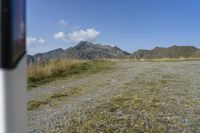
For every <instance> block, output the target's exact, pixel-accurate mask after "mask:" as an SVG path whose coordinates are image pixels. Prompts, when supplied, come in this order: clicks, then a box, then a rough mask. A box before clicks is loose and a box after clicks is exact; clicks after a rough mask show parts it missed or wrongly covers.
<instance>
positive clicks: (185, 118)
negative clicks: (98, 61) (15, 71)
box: [27, 61, 200, 133]
mask: <svg viewBox="0 0 200 133" xmlns="http://www.w3.org/2000/svg"><path fill="white" fill-rule="evenodd" d="M155 86H156V88H158V89H159V90H158V89H157V90H155V89H154V88H155ZM77 88H78V90H79V91H78V93H76V92H75V93H70V94H72V95H65V96H63V97H59V98H51V96H52V95H54V94H62V93H63V92H71V91H73V89H77ZM129 94H132V95H131V97H137V96H138V95H140V96H141V97H142V98H144V99H142V100H143V101H145V98H147V97H151V96H154V97H155V96H159V98H160V99H162V100H160V101H159V100H157V101H156V102H157V103H156V104H158V105H160V106H163V108H164V109H162V110H159V112H158V113H157V114H155V117H156V121H158V120H159V122H162V125H164V127H165V128H164V129H161V130H159V131H160V132H169V133H172V132H200V61H177V62H133V61H116V64H115V66H114V69H112V70H110V71H106V72H99V73H96V74H90V75H81V76H79V77H76V78H71V79H67V80H59V81H54V82H51V83H49V84H46V85H43V86H40V87H37V88H33V89H31V90H29V91H28V95H29V101H48V103H47V104H44V105H41V106H39V108H37V109H34V110H28V129H27V130H28V132H29V133H65V132H83V131H85V132H112V131H111V130H112V129H113V132H133V130H130V128H129V127H128V125H126V123H125V124H119V123H118V124H116V125H115V124H114V123H113V124H111V126H112V128H111V130H106V131H105V130H103V129H102V128H108V127H106V126H108V125H105V124H106V123H108V122H102V121H101V123H103V124H104V125H103V124H101V129H100V128H99V126H98V128H97V129H94V130H91V127H90V128H87V130H85V129H84V130H81V129H82V128H86V127H84V124H85V123H88V121H89V119H90V120H91V119H92V116H91V114H93V113H96V112H97V113H100V114H101V113H106V111H107V110H106V109H104V106H102V105H105V104H106V103H110V102H111V100H112V99H113V98H114V97H116V96H126V95H129ZM136 94H138V95H137V96H136ZM124 104H127V105H129V104H128V103H127V102H124ZM145 105H146V104H145ZM101 106H102V108H101ZM119 106H120V105H119ZM130 106H131V105H130ZM135 107H137V106H134V108H132V109H131V112H129V113H128V114H127V113H124V114H123V110H122V109H121V108H120V107H118V109H117V110H115V111H110V113H113V114H115V115H114V116H116V117H118V116H120V117H121V115H122V116H123V117H124V119H125V117H129V118H130V121H131V122H132V123H131V124H130V125H132V126H134V122H135V121H134V120H135V119H134V118H135V117H136V115H139V114H140V115H141V114H142V115H144V116H145V120H146V121H150V120H149V119H151V117H150V115H151V114H150V113H149V112H148V109H146V108H142V109H141V110H139V109H137V108H135ZM97 108H99V109H97ZM120 109H121V110H120ZM133 110H134V111H133ZM98 111H99V112H98ZM113 114H111V115H113ZM172 114H173V115H172ZM131 118H133V119H131ZM146 118H148V119H146ZM75 119H76V122H78V123H80V126H81V125H82V126H83V127H73V126H72V122H73V121H74V120H75ZM107 121H109V119H108V120H107ZM163 121H164V122H163ZM94 123H95V121H94ZM135 123H136V122H135ZM145 123H147V122H145ZM174 123H178V124H177V125H178V126H177V125H175V124H174ZM95 125H98V122H97V123H95ZM113 125H115V126H113ZM135 125H136V124H135ZM149 125H150V124H146V125H145V124H144V127H143V126H141V127H142V128H143V129H137V128H134V131H135V132H150V130H147V129H148V128H150V127H151V126H149ZM93 127H94V128H95V126H93ZM73 128H74V129H73ZM151 128H152V127H151ZM117 129H119V130H117ZM122 129H123V130H122Z"/></svg>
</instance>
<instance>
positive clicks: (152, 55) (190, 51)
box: [130, 46, 200, 59]
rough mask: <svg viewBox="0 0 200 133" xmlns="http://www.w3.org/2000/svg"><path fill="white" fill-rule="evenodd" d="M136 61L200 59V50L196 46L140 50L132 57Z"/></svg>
mask: <svg viewBox="0 0 200 133" xmlns="http://www.w3.org/2000/svg"><path fill="white" fill-rule="evenodd" d="M130 57H132V58H135V59H141V58H143V59H159V58H180V57H185V58H188V57H200V50H199V49H198V48H196V47H194V46H172V47H169V48H163V47H156V48H154V49H152V50H143V49H140V50H138V51H136V52H134V53H132V55H131V56H130Z"/></svg>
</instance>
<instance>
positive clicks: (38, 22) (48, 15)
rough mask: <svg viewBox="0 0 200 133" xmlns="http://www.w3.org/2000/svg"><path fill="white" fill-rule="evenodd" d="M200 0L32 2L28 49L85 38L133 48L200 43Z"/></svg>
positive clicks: (64, 45)
mask: <svg viewBox="0 0 200 133" xmlns="http://www.w3.org/2000/svg"><path fill="white" fill-rule="evenodd" d="M199 13H200V0H27V42H28V53H29V54H35V53H38V52H45V51H49V50H52V49H56V48H64V49H66V48H68V47H71V46H74V45H75V44H77V43H78V41H80V40H87V41H93V42H95V43H101V44H111V45H116V46H118V47H120V48H122V49H123V50H127V51H129V52H133V51H135V50H137V49H152V48H154V47H156V46H164V47H168V46H172V45H194V46H196V47H200V15H199Z"/></svg>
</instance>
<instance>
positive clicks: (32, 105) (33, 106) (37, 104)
mask: <svg viewBox="0 0 200 133" xmlns="http://www.w3.org/2000/svg"><path fill="white" fill-rule="evenodd" d="M47 103H48V102H47V101H29V102H28V107H27V108H28V110H35V109H38V108H39V107H40V106H41V105H46V104H47Z"/></svg>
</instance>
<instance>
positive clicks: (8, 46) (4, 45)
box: [0, 0, 26, 68]
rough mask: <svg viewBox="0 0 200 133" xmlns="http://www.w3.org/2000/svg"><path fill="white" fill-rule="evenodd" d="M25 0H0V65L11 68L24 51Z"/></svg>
mask: <svg viewBox="0 0 200 133" xmlns="http://www.w3.org/2000/svg"><path fill="white" fill-rule="evenodd" d="M25 6H26V5H25V0H1V18H0V23H1V25H0V26H1V28H0V30H1V31H0V66H1V67H3V68H13V67H15V66H16V64H17V63H18V62H19V61H20V59H21V57H22V56H23V55H24V53H25V43H26V37H25V36H26V32H25V31H26V30H25V27H26V26H25V25H26V23H25Z"/></svg>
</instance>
